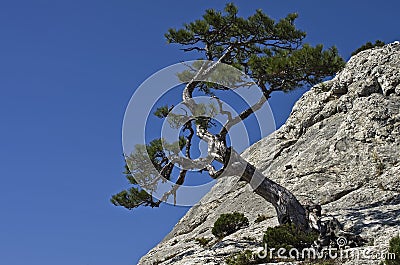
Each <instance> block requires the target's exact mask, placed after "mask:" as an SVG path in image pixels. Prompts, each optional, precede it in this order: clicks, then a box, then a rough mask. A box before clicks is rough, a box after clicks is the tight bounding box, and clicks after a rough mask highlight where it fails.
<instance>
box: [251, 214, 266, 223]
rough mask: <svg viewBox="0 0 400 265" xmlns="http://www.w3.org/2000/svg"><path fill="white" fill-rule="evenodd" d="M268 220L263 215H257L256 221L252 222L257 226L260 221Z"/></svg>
mask: <svg viewBox="0 0 400 265" xmlns="http://www.w3.org/2000/svg"><path fill="white" fill-rule="evenodd" d="M267 219H268V218H267V217H266V216H265V215H263V214H259V215H258V216H257V219H256V220H255V221H254V222H255V223H256V224H258V223H261V222H262V221H265V220H267Z"/></svg>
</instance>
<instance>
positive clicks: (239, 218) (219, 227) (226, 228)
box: [211, 212, 249, 238]
mask: <svg viewBox="0 0 400 265" xmlns="http://www.w3.org/2000/svg"><path fill="white" fill-rule="evenodd" d="M248 225H249V220H248V219H247V217H245V216H244V214H242V213H238V212H234V213H227V214H221V216H220V217H219V218H218V219H217V221H215V223H214V227H213V229H212V231H211V232H212V233H213V235H214V236H216V237H218V238H223V237H224V236H227V235H230V234H232V233H234V232H236V231H237V230H239V229H240V228H242V227H245V226H248Z"/></svg>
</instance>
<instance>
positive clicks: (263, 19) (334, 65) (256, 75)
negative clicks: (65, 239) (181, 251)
mask: <svg viewBox="0 0 400 265" xmlns="http://www.w3.org/2000/svg"><path fill="white" fill-rule="evenodd" d="M297 17H298V16H297V14H288V15H287V16H286V17H285V18H283V19H281V20H279V21H274V20H273V19H271V18H270V17H269V16H268V15H266V14H265V13H264V12H263V11H262V10H257V11H256V12H255V13H254V14H253V15H251V16H249V17H247V18H243V17H240V16H238V9H237V7H236V6H235V5H233V4H227V5H226V7H225V9H224V11H223V12H219V11H216V10H214V9H209V10H206V11H205V14H204V15H203V17H202V19H199V20H195V21H194V22H191V23H188V24H184V26H183V28H180V29H169V31H168V32H167V33H166V34H165V37H166V39H167V41H168V43H171V44H178V45H180V46H181V48H182V50H183V51H184V52H195V53H196V56H197V58H198V56H199V55H201V58H202V59H204V60H207V63H204V61H199V63H198V64H193V66H192V68H193V69H194V71H191V70H193V69H191V70H188V71H184V72H182V73H180V75H179V78H180V79H181V80H182V81H185V82H186V86H185V88H184V90H183V94H182V95H183V96H182V100H183V102H184V104H185V106H187V108H188V109H189V110H190V111H191V112H192V113H197V114H198V113H200V114H201V113H202V112H207V111H208V112H209V113H207V115H193V117H195V118H190V119H187V118H186V119H180V117H179V115H175V116H174V115H173V114H171V113H170V109H171V107H170V106H160V107H159V108H158V109H157V111H156V112H155V113H154V114H155V115H156V116H158V117H160V118H166V117H167V116H168V115H170V116H171V117H173V118H172V119H171V120H172V121H171V123H172V124H174V125H175V126H182V128H183V131H184V132H186V134H185V135H184V136H182V137H181V138H180V139H179V141H178V142H177V143H174V144H170V145H169V146H167V147H166V146H165V145H164V148H163V144H162V142H163V139H156V140H154V141H152V142H151V143H149V144H148V145H146V146H137V147H136V150H135V152H134V153H133V154H131V155H129V156H127V157H126V161H127V164H128V165H127V168H126V169H127V170H126V172H125V173H126V175H127V178H128V180H129V182H130V183H131V184H132V188H130V189H129V190H125V191H122V192H120V193H118V194H116V195H114V196H113V197H112V199H111V201H112V203H113V204H115V205H118V206H123V207H125V208H128V209H133V208H135V207H138V206H140V205H144V206H151V207H158V206H159V205H160V203H161V202H163V201H165V200H166V199H167V198H168V197H169V196H176V191H177V189H178V188H179V185H181V184H183V183H184V181H185V177H186V175H187V171H188V169H198V170H201V171H207V172H208V174H209V175H210V176H211V177H213V178H218V177H219V176H221V175H222V174H224V175H234V174H235V173H237V172H243V174H242V176H241V179H242V180H244V181H246V182H248V183H250V182H251V180H252V179H254V178H256V179H258V180H260V185H258V186H257V187H255V190H254V191H255V192H256V193H257V194H259V195H260V196H262V197H263V198H265V199H266V200H267V201H268V202H270V203H272V204H273V205H274V206H275V209H276V211H277V214H278V219H279V222H280V223H281V224H284V223H292V224H294V225H296V226H297V227H300V228H301V229H305V230H307V229H308V228H309V225H308V219H307V214H306V210H305V207H304V206H302V205H301V204H300V203H299V202H298V200H297V199H296V197H295V196H294V195H293V194H292V193H291V192H289V191H288V190H287V189H285V188H284V187H282V186H280V185H278V184H277V183H275V182H273V181H272V180H270V179H268V178H267V177H265V176H264V175H263V174H262V173H261V172H260V171H258V170H257V169H256V168H255V167H254V166H253V165H251V164H250V163H248V162H247V161H246V160H244V159H243V158H242V157H241V156H240V155H239V154H238V153H237V152H236V151H235V150H234V149H233V148H232V147H231V146H228V145H227V141H226V137H227V134H228V133H229V131H230V129H231V128H232V127H233V126H234V125H236V124H238V123H239V122H241V121H242V120H244V119H246V118H248V117H249V116H250V115H251V114H252V113H253V112H254V111H257V110H259V109H260V108H261V107H262V106H263V105H264V104H265V102H266V101H267V100H268V99H269V98H270V96H271V94H272V93H274V92H277V91H283V92H288V91H291V90H294V89H296V88H300V87H303V86H310V85H314V84H316V83H318V82H320V81H322V80H323V79H325V78H327V77H329V76H333V75H334V74H335V73H336V72H338V71H339V70H340V69H342V68H343V66H344V61H343V59H342V58H341V57H340V56H339V55H338V51H337V49H336V48H335V47H331V48H328V49H323V45H321V44H319V45H316V46H312V45H309V44H306V43H303V41H304V38H305V37H306V33H305V32H303V31H301V30H299V29H297V28H296V26H295V20H296V18H297ZM218 64H226V65H230V66H233V67H234V68H235V69H238V70H240V71H242V72H243V73H245V74H246V75H247V76H249V77H250V78H251V79H252V80H254V84H255V87H256V89H258V90H259V91H261V94H262V96H261V97H260V99H259V100H258V102H257V103H256V104H255V105H253V106H251V107H249V108H248V109H245V110H243V111H242V112H241V113H240V114H239V115H238V116H237V117H232V115H231V114H229V113H227V111H225V110H223V109H222V105H221V104H220V105H219V109H218V106H214V107H213V108H212V107H210V106H204V105H202V104H197V103H195V102H194V101H193V100H192V98H193V93H195V92H196V93H203V94H205V95H207V96H209V97H213V98H214V99H217V100H219V99H218V97H216V96H215V93H214V92H216V91H218V92H223V91H227V90H230V89H232V87H233V86H234V83H237V82H239V83H240V82H242V83H243V81H245V80H235V78H234V76H233V75H232V76H230V72H229V71H223V73H218V72H217V73H215V75H216V76H214V78H217V79H219V80H223V81H224V80H225V81H226V82H228V83H226V84H224V83H223V82H222V85H221V83H220V84H219V85H216V84H215V83H213V82H204V81H198V79H196V76H197V77H198V76H199V75H204V76H205V75H206V74H207V73H208V72H209V71H210V69H211V68H213V67H214V68H215V66H216V65H218ZM232 78H233V79H234V82H232ZM229 80H230V81H229ZM229 82H230V83H229ZM252 89H254V86H253V87H252ZM218 111H219V112H220V113H223V114H226V115H227V122H226V123H225V124H224V125H223V126H222V128H221V129H220V131H219V133H217V134H216V133H212V132H211V130H210V128H211V127H212V126H213V125H214V124H213V122H212V119H211V118H210V117H212V115H213V114H215V113H214V112H218ZM204 114H205V113H204ZM193 137H199V138H200V139H201V140H202V141H205V142H207V144H208V156H207V157H205V158H199V159H191V143H192V139H193ZM180 150H182V151H184V152H185V157H179V156H177V153H179V151H180ZM144 152H147V153H148V157H149V159H148V160H151V161H147V162H143V161H144V160H146V158H145V155H144ZM213 161H217V162H219V163H220V164H221V165H222V168H221V169H219V170H216V169H215V168H214V166H213V165H212V162H213ZM150 164H151V165H154V167H152V168H151V167H148V166H146V165H150ZM175 164H179V165H180V166H184V167H183V168H184V169H181V170H180V173H179V176H178V177H177V179H176V181H175V185H174V186H173V187H172V188H171V190H170V191H168V192H166V193H165V194H164V195H163V196H162V198H161V199H155V198H154V197H153V196H152V190H153V189H154V185H155V183H156V181H157V180H158V178H159V177H162V178H164V179H167V180H171V179H172V178H171V175H172V173H173V170H172V169H173V167H174V165H175ZM138 179H140V180H141V181H140V183H138V181H137V180H138ZM139 184H140V185H139Z"/></svg>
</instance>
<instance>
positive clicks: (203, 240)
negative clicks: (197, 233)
mask: <svg viewBox="0 0 400 265" xmlns="http://www.w3.org/2000/svg"><path fill="white" fill-rule="evenodd" d="M195 240H196V242H197V243H199V244H200V246H202V247H205V246H207V244H208V243H209V242H210V241H211V240H212V239H211V238H205V237H198V238H195Z"/></svg>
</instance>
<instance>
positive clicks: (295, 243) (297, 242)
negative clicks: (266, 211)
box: [263, 224, 318, 251]
mask: <svg viewBox="0 0 400 265" xmlns="http://www.w3.org/2000/svg"><path fill="white" fill-rule="evenodd" d="M317 239H318V233H316V232H309V233H306V232H304V231H301V230H300V229H298V228H297V227H296V226H294V225H289V224H285V225H279V226H276V227H268V228H267V231H266V232H265V233H264V237H263V245H264V246H265V245H267V246H268V248H275V249H279V248H284V249H286V250H288V251H289V250H290V249H291V248H296V249H297V250H302V249H304V248H308V247H311V246H312V244H313V243H314V241H315V240H317Z"/></svg>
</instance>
